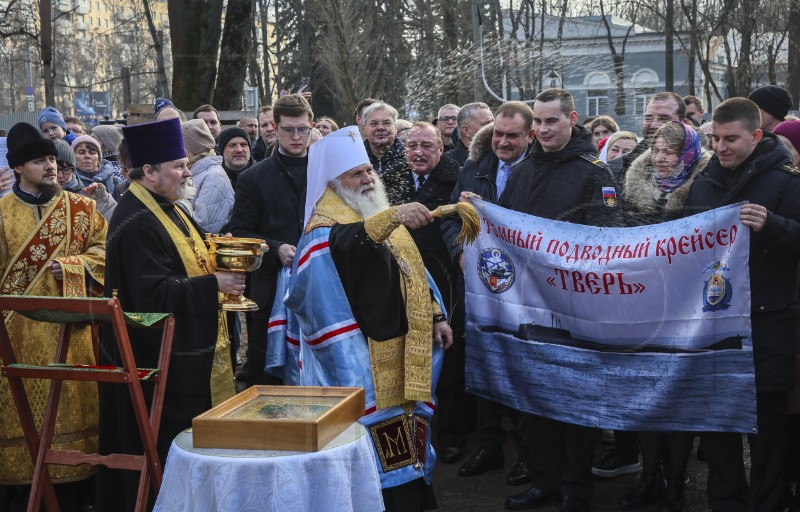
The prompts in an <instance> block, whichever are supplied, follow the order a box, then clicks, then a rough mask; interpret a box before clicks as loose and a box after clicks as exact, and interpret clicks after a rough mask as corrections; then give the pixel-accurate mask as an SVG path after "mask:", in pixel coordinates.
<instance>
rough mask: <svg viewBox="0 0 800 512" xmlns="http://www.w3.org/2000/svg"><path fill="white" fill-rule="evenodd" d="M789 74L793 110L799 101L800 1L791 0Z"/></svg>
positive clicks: (788, 82) (788, 81)
mask: <svg viewBox="0 0 800 512" xmlns="http://www.w3.org/2000/svg"><path fill="white" fill-rule="evenodd" d="M788 39H789V63H788V64H789V65H788V68H789V70H788V71H789V74H788V76H787V86H788V89H789V93H790V94H791V95H792V102H793V103H794V104H793V105H792V108H793V109H796V108H798V101H800V0H792V2H791V6H790V8H789V37H788Z"/></svg>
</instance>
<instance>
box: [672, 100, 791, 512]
mask: <svg viewBox="0 0 800 512" xmlns="http://www.w3.org/2000/svg"><path fill="white" fill-rule="evenodd" d="M760 125H761V117H760V115H759V109H758V106H757V105H756V104H755V103H753V102H752V101H750V100H748V99H745V98H731V99H729V100H726V101H724V102H722V103H721V104H720V105H719V106H718V107H717V108H716V109H715V110H714V113H713V115H712V124H711V127H712V128H711V130H712V131H711V139H712V141H713V143H714V148H715V152H716V156H715V157H714V158H713V159H712V160H711V162H710V163H709V164H708V166H707V167H706V169H705V170H704V171H703V172H702V173H701V174H700V175H699V176H698V178H697V180H696V181H695V182H694V184H693V185H692V188H691V190H690V192H689V197H688V198H687V201H686V205H685V209H684V214H685V215H690V214H694V213H697V212H702V211H706V210H710V209H712V208H717V207H720V206H723V205H731V204H736V203H738V202H742V201H747V202H748V203H749V204H745V205H744V206H742V207H741V210H740V218H741V223H742V224H743V225H745V226H748V227H750V228H751V231H752V235H751V243H750V261H749V269H750V281H751V290H752V296H751V302H752V306H751V311H752V312H751V316H750V319H751V322H752V345H753V360H754V362H755V388H756V392H757V394H756V397H757V418H758V429H757V434H755V432H756V430H755V429H753V430H752V431H751V435H750V436H749V439H748V440H749V444H750V457H751V462H752V466H751V470H750V485H749V491H748V483H747V479H746V477H745V469H744V462H743V453H742V441H741V436H740V435H739V434H737V433H734V432H711V433H704V434H703V435H702V442H703V452H704V453H705V456H706V460H707V461H708V501H709V505H710V507H711V508H712V509H713V510H726V511H744V510H748V511H751V510H752V511H755V510H783V509H784V508H785V507H786V505H787V498H788V496H787V495H786V489H787V486H786V480H785V465H786V446H787V444H786V443H787V432H786V415H787V391H788V390H790V389H791V387H792V385H793V367H794V357H793V352H794V340H795V336H796V332H797V325H798V312H797V309H798V296H797V291H798V290H797V275H798V256H800V222H799V221H800V201H798V197H800V171H798V169H797V168H796V167H794V165H793V163H792V157H791V155H790V153H789V151H788V149H786V147H785V146H784V145H783V144H782V143H781V142H779V141H778V140H777V138H776V137H775V136H774V135H772V134H771V133H769V132H762V131H761V130H760V129H759V127H760ZM708 391H709V393H712V392H713V393H720V394H722V393H723V392H722V391H716V390H711V389H709V390H708Z"/></svg>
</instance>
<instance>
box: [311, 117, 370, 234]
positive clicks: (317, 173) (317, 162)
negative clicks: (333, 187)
mask: <svg viewBox="0 0 800 512" xmlns="http://www.w3.org/2000/svg"><path fill="white" fill-rule="evenodd" d="M368 163H370V162H369V156H367V149H366V148H365V147H364V141H362V140H361V133H360V132H359V131H358V128H357V127H355V126H346V127H344V128H341V129H339V130H336V131H335V132H331V133H330V134H328V135H326V136H324V137H322V138H321V139H320V140H318V141H317V142H315V143H314V144H313V145H311V147H309V148H308V185H307V188H306V209H305V218H304V219H303V230H305V227H306V225H308V219H310V218H311V215H313V214H314V207H315V206H316V204H317V201H319V200H320V198H321V197H322V194H324V193H325V188H327V186H328V183H330V182H331V181H333V180H335V179H336V178H338V177H339V176H341V175H342V174H344V173H346V172H347V171H349V170H350V169H354V168H356V167H358V166H359V165H363V164H368Z"/></svg>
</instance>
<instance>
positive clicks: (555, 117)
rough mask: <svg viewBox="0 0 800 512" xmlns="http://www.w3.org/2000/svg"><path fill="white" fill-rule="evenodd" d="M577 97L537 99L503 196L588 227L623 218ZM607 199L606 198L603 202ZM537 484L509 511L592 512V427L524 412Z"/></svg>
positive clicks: (508, 204)
mask: <svg viewBox="0 0 800 512" xmlns="http://www.w3.org/2000/svg"><path fill="white" fill-rule="evenodd" d="M577 121H578V113H577V112H575V104H574V102H573V99H572V95H571V94H570V93H569V92H567V91H565V90H563V89H548V90H545V91H542V92H541V93H539V94H538V95H537V96H536V103H534V106H533V128H534V131H535V133H536V140H535V142H534V143H533V147H532V148H531V151H530V152H529V153H528V157H527V158H525V159H524V160H523V161H521V162H520V163H519V164H518V165H517V167H516V168H515V169H514V172H513V173H512V174H511V177H510V178H509V180H508V184H507V187H506V190H507V192H506V193H505V194H503V195H501V196H500V200H499V201H498V204H499V205H500V206H503V207H505V208H508V209H511V210H516V211H519V212H522V213H527V214H529V215H536V216H538V217H543V218H546V219H554V220H561V221H565V222H573V223H576V224H587V225H614V224H617V223H620V221H621V218H622V216H621V215H620V214H618V212H619V211H620V206H619V205H618V204H617V203H616V200H615V194H616V192H615V191H616V181H615V180H614V177H613V176H612V174H611V171H610V170H609V169H608V167H607V166H605V165H604V164H603V163H602V162H600V161H599V160H597V157H596V156H595V154H594V151H595V146H594V144H593V142H592V136H591V134H590V133H589V132H587V131H586V129H585V128H583V127H582V126H579V125H577ZM604 197H605V199H604ZM523 425H524V428H523V431H524V432H525V434H526V435H527V436H528V437H526V440H527V441H528V446H531V447H533V446H535V447H536V449H534V450H531V451H530V458H529V462H528V464H529V468H530V472H531V477H532V485H531V487H530V488H529V489H528V490H526V491H525V492H522V493H520V494H516V495H514V496H509V497H508V498H507V499H506V508H507V509H510V510H527V509H529V508H538V507H539V506H541V505H543V504H545V503H547V502H549V501H552V500H554V499H557V498H558V497H559V496H561V498H562V501H561V510H562V511H563V512H573V511H575V512H586V511H587V510H588V509H589V500H590V498H591V495H592V456H593V454H594V446H595V439H596V431H595V429H594V428H591V427H586V426H582V425H572V424H569V423H564V422H561V421H556V420H553V419H550V418H545V417H539V416H534V415H528V414H526V415H525V418H524V420H523Z"/></svg>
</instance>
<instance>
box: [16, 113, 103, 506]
mask: <svg viewBox="0 0 800 512" xmlns="http://www.w3.org/2000/svg"><path fill="white" fill-rule="evenodd" d="M7 144H8V154H7V158H8V163H9V167H11V168H12V169H13V170H14V177H15V178H16V182H15V183H14V185H13V193H12V194H8V195H6V196H5V197H3V198H2V199H0V269H2V273H3V277H2V281H1V282H0V293H1V294H4V295H32V296H46V297H87V296H89V295H90V294H91V293H92V292H93V291H94V292H97V293H100V292H101V291H102V284H103V275H104V265H105V244H106V227H107V226H106V221H105V219H104V218H103V216H102V215H100V213H98V211H97V207H96V204H95V202H94V201H93V200H91V199H89V198H86V197H82V196H79V195H77V194H73V193H71V192H65V191H63V190H61V187H60V186H59V185H58V182H57V181H56V174H57V172H56V171H57V165H56V155H57V150H56V146H55V144H54V143H53V141H51V140H49V139H44V138H42V135H41V133H40V132H39V130H37V129H36V128H34V127H33V126H31V125H29V124H26V123H18V124H16V125H14V126H13V127H12V128H11V130H9V132H8V139H7ZM2 314H3V320H4V321H5V326H6V329H7V330H8V334H9V337H10V339H11V343H12V346H13V348H14V352H15V354H16V357H17V362H18V363H21V364H30V365H46V364H48V363H51V362H53V361H54V360H55V349H56V340H57V339H58V334H59V326H58V325H57V324H52V323H43V322H35V321H33V320H28V319H26V318H25V317H23V316H22V315H19V314H16V313H14V312H12V311H3V312H2ZM69 348H70V349H69V354H68V356H67V362H68V363H71V364H94V354H93V351H92V340H91V332H90V330H89V328H88V327H84V328H76V329H75V330H73V331H72V338H71V343H70V347H69ZM24 382H25V389H26V392H27V394H28V400H29V401H30V404H31V408H32V410H33V415H34V418H37V422H39V423H40V422H41V420H42V415H43V414H44V404H45V403H46V401H47V396H48V389H49V385H48V383H47V381H42V380H34V379H26V380H25V381H24ZM61 396H62V399H61V407H59V409H58V417H57V420H56V432H55V437H54V438H53V447H54V448H57V449H62V450H78V451H84V452H93V451H95V450H96V448H97V387H96V386H95V384H94V383H91V382H77V381H67V382H64V387H63V390H62V395H61ZM0 411H2V413H1V414H0V510H25V506H26V504H27V501H28V494H29V491H30V486H29V485H28V484H30V482H31V480H32V478H33V465H32V462H31V456H30V453H29V451H28V446H27V444H26V443H25V438H24V435H23V432H22V426H21V425H20V423H19V416H18V415H17V413H16V412H15V409H14V406H13V400H12V397H11V391H10V389H9V386H8V381H7V380H6V379H0ZM50 474H51V476H52V478H53V482H54V483H56V486H55V488H56V494H57V495H58V498H59V502H60V503H61V507H62V508H63V509H68V508H74V507H75V506H76V504H77V502H79V501H80V499H81V498H80V496H79V495H80V494H82V490H81V489H80V485H81V481H82V480H85V479H86V478H88V477H89V476H91V474H92V470H91V468H90V467H88V466H50Z"/></svg>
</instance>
